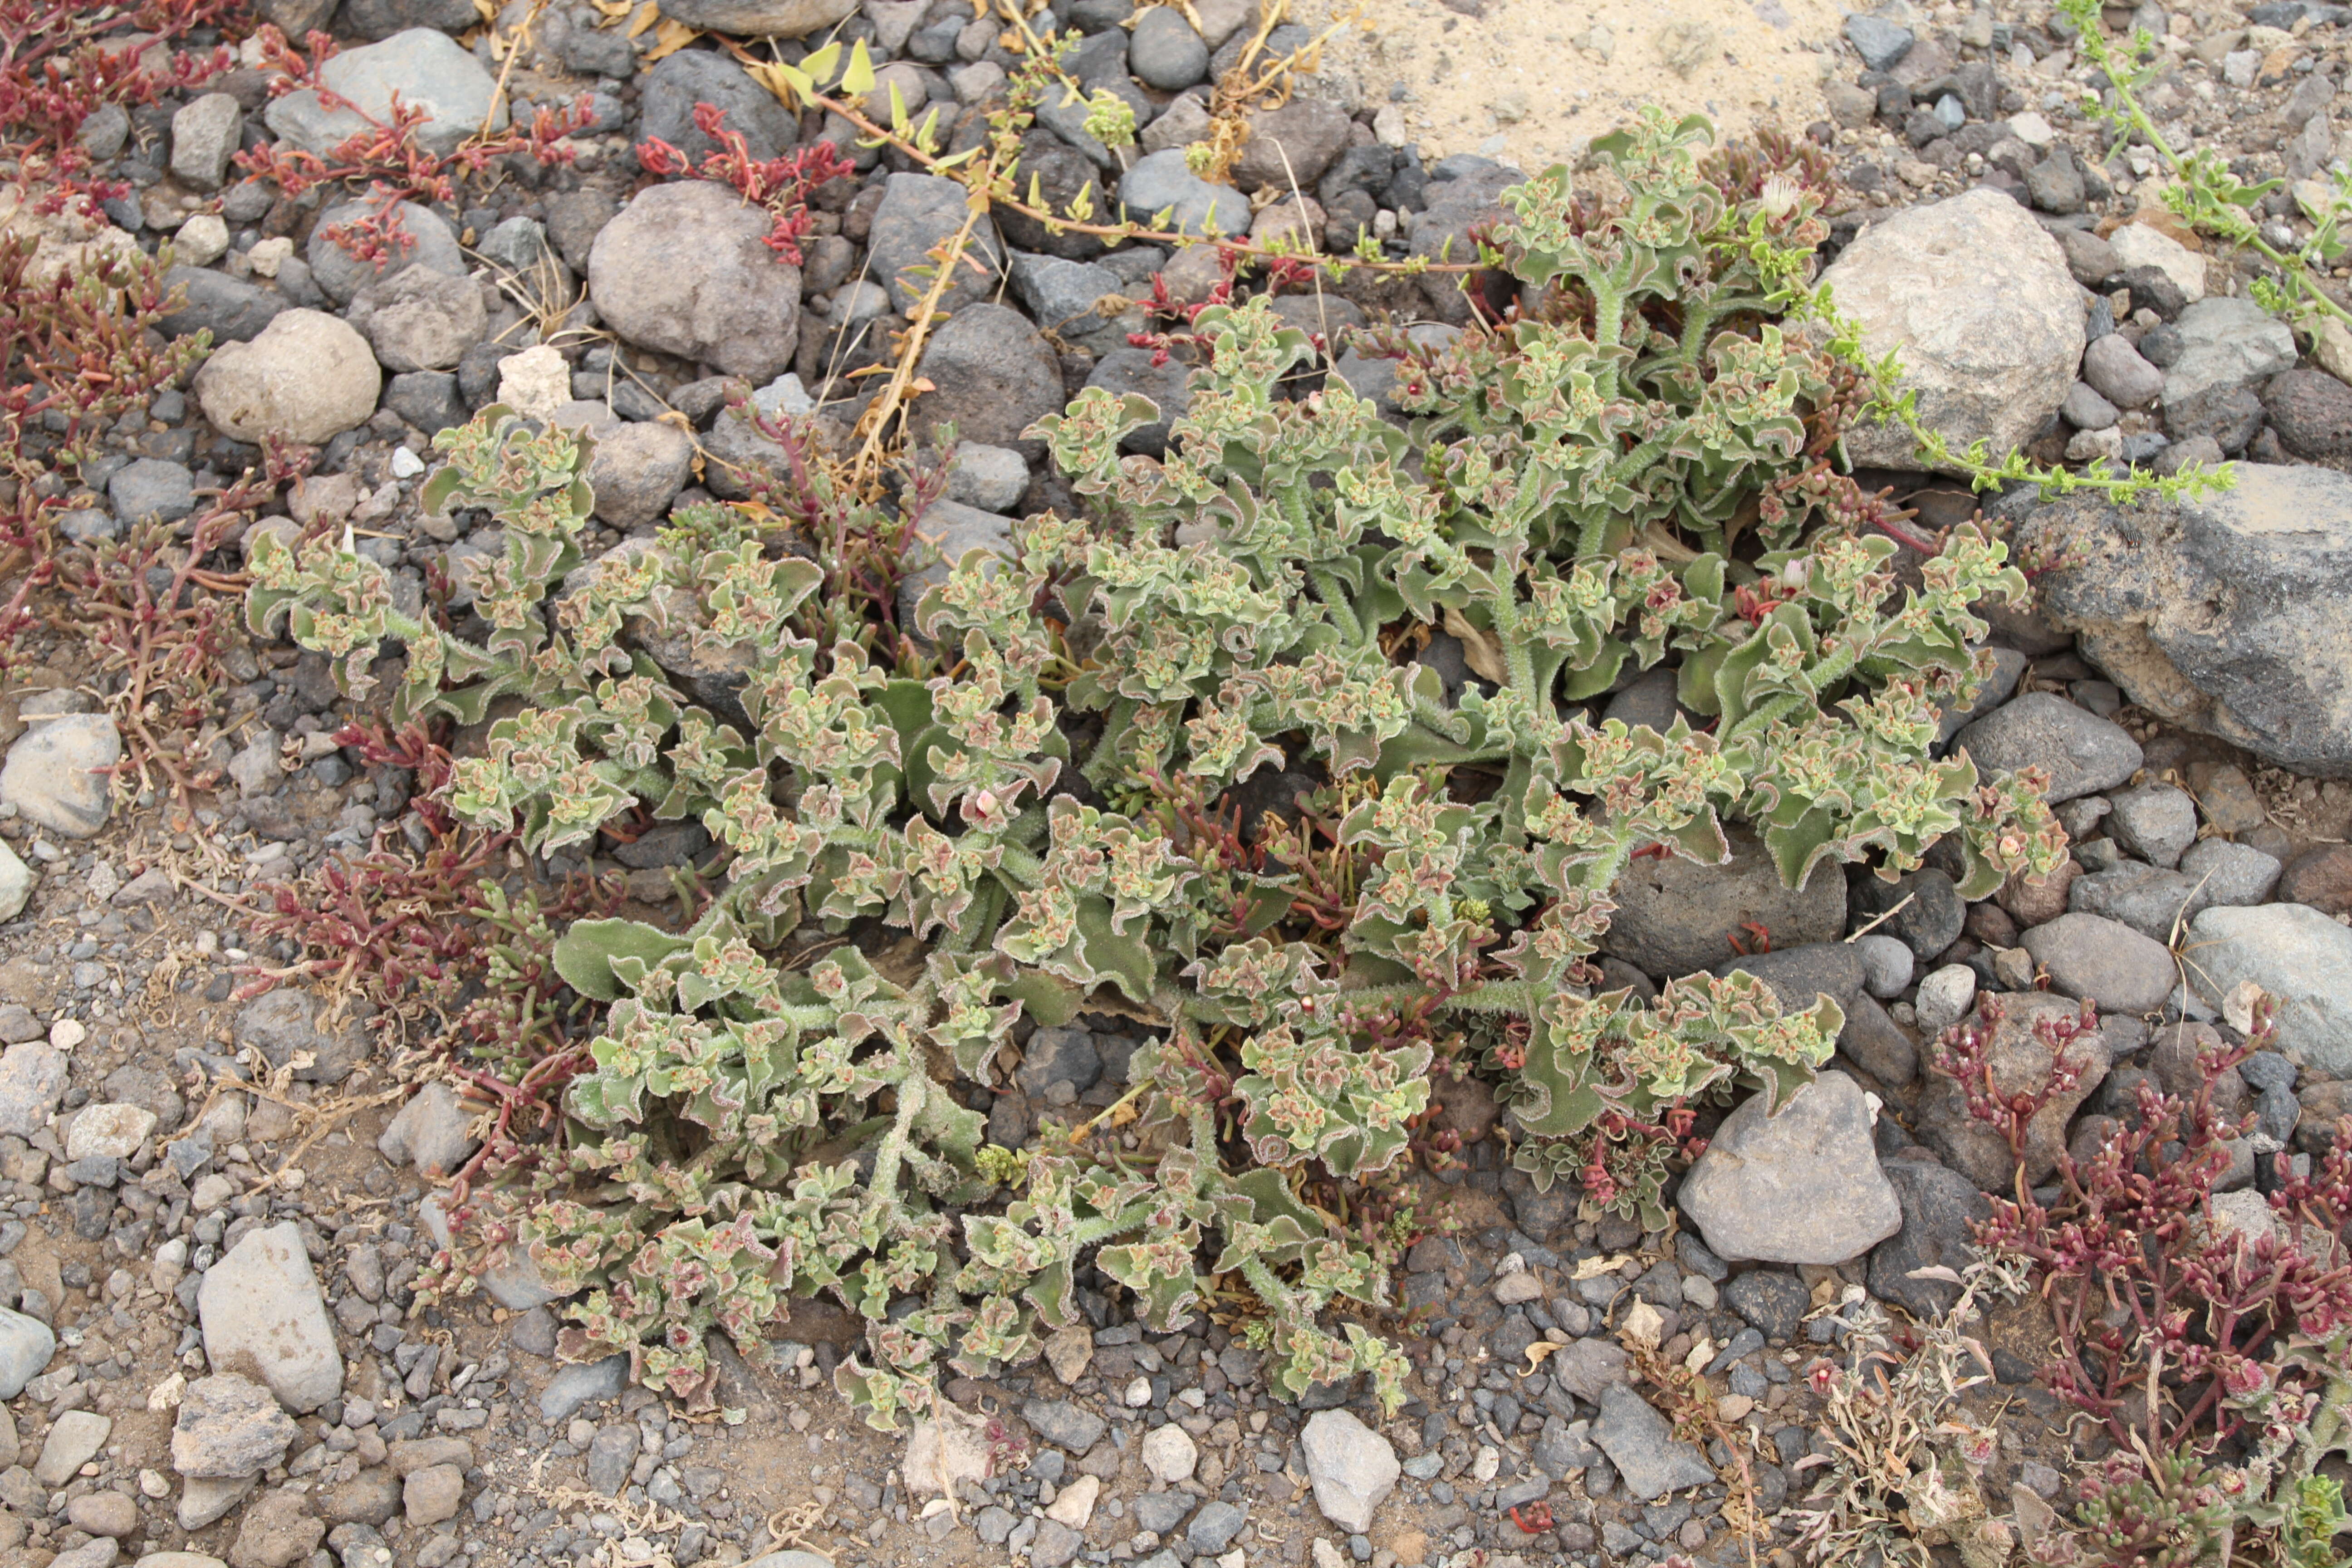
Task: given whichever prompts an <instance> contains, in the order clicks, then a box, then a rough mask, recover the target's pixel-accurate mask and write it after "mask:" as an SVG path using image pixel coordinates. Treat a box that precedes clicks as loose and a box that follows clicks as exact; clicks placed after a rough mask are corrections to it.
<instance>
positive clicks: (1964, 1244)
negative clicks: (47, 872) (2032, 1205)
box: [1869, 1160, 1992, 1320]
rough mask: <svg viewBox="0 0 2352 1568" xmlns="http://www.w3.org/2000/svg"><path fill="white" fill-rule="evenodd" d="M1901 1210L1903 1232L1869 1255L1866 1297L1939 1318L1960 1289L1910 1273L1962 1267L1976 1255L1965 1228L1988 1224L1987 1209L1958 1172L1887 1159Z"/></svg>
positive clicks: (1989, 1208) (1982, 1197) (1924, 1316)
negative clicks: (1927, 1269) (1923, 1269)
mask: <svg viewBox="0 0 2352 1568" xmlns="http://www.w3.org/2000/svg"><path fill="white" fill-rule="evenodd" d="M1883 1169H1884V1170H1885V1173H1886V1177H1887V1180H1888V1181H1889V1182H1891V1183H1893V1184H1894V1187H1895V1197H1896V1198H1897V1199H1899V1200H1900V1201H1901V1203H1902V1205H1903V1228H1902V1229H1900V1230H1898V1231H1896V1232H1895V1234H1894V1235H1893V1236H1891V1237H1888V1238H1887V1239H1886V1240H1885V1241H1883V1242H1881V1243H1879V1245H1878V1249H1877V1250H1876V1251H1874V1252H1873V1253H1872V1254H1871V1255H1870V1280H1869V1284H1870V1293H1871V1294H1872V1295H1874V1296H1875V1297H1877V1298H1878V1299H1879V1300H1882V1301H1892V1302H1894V1303H1895V1304H1896V1305H1897V1306H1899V1307H1901V1308H1902V1309H1903V1310H1905V1311H1906V1312H1909V1313H1910V1314H1911V1315H1912V1316H1913V1317H1915V1318H1918V1319H1922V1320H1926V1319H1932V1318H1938V1317H1941V1316H1942V1315H1943V1314H1944V1313H1946V1312H1948V1311H1950V1310H1951V1309H1952V1303H1953V1302H1955V1301H1957V1300H1959V1296H1960V1288H1959V1287H1958V1286H1957V1285H1952V1284H1948V1283H1947V1282H1946V1281H1944V1280H1941V1279H1912V1278H1911V1275H1912V1273H1913V1271H1914V1270H1916V1269H1921V1268H1948V1269H1951V1270H1952V1271H1953V1272H1954V1273H1958V1272H1959V1271H1960V1270H1961V1269H1962V1268H1966V1267H1967V1266H1968V1265H1969V1262H1970V1261H1972V1260H1973V1259H1974V1258H1975V1256H1976V1243H1975V1239H1974V1236H1973V1233H1972V1232H1971V1231H1970V1230H1969V1223H1970V1222H1971V1221H1975V1220H1983V1219H1989V1218H1990V1217H1991V1215H1992V1205H1991V1204H1990V1202H1989V1201H1987V1199H1986V1197H1985V1195H1984V1194H1982V1193H1980V1192H1979V1191H1978V1190H1977V1189H1976V1188H1975V1187H1974V1186H1972V1185H1970V1184H1969V1179H1968V1178H1967V1177H1966V1176H1963V1175H1961V1174H1960V1173H1958V1172H1957V1171H1948V1170H1946V1169H1945V1168H1944V1167H1943V1166H1941V1165H1934V1164H1929V1163H1927V1162H1926V1161H1924V1160H1889V1161H1888V1162H1887V1163H1886V1164H1885V1166H1884V1167H1883Z"/></svg>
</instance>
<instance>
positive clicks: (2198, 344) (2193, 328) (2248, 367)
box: [2164, 294, 2295, 409]
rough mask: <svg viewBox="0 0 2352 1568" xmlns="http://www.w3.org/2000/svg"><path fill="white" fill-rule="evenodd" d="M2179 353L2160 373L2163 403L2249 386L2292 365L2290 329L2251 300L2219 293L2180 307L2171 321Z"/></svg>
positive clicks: (2292, 347)
mask: <svg viewBox="0 0 2352 1568" xmlns="http://www.w3.org/2000/svg"><path fill="white" fill-rule="evenodd" d="M2173 328H2174V330H2175V331H2178V332H2179V334H2180V345H2181V346H2180V353H2179V357H2178V358H2176V359H2175V360H2174V361H2173V362H2172V363H2171V364H2169V365H2168V366H2167V367H2166V368H2165V372H2164V405H2165V407H2166V408H2168V409H2169V408H2170V407H2172V405H2175V404H2186V403H2189V402H2190V401H2192V400H2193V399H2195V398H2197V397H2199V396H2200V395H2203V394H2206V393H2210V392H2213V391H2217V390H2227V389H2228V388H2230V387H2233V386H2249V385H2252V384H2253V383H2255V382H2258V381H2264V380H2267V379H2269V378H2270V377H2271V376H2273V375H2276V374H2278V373H2279V372H2281V371H2283V370H2292V369H2293V368H2294V360H2295V353H2294V332H2292V331H2289V330H2288V328H2287V324H2286V323H2285V322H2284V321H2280V320H2279V319H2278V318H2277V317H2275V316H2273V315H2272V314H2271V313H2270V312H2269V311H2268V310H2263V308H2262V307H2261V306H2260V305H2257V304H2255V303H2254V302H2253V301H2252V300H2246V299H2241V298H2238V297H2235V296H2232V295H2226V294H2217V295H2215V296H2214V297H2213V298H2211V299H2210V300H2198V301H2197V303H2195V304H2193V305H2191V306H2189V308H2188V309H2187V310H2183V311H2181V312H2180V319H2179V321H2175V322H2174V323H2173Z"/></svg>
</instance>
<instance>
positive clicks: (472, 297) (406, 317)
mask: <svg viewBox="0 0 2352 1568" xmlns="http://www.w3.org/2000/svg"><path fill="white" fill-rule="evenodd" d="M343 319H344V320H345V321H349V322H351V324H352V326H354V327H357V328H358V329H359V330H360V331H361V332H362V334H364V335H365V336H366V338H367V341H368V346H369V347H370V348H371V349H373V350H374V351H375V357H376V363H379V364H381V365H383V367H384V368H385V369H386V370H392V371H412V370H447V369H448V368H449V367H450V366H452V365H454V364H456V363H457V362H458V360H460V359H461V358H463V357H464V356H465V353H466V351H467V349H469V348H472V347H473V346H474V345H475V344H476V343H478V342H481V339H482V333H483V331H484V330H485V329H486V328H487V327H488V324H489V312H488V311H487V310H484V309H483V307H482V290H481V288H480V286H479V285H478V284H477V283H476V282H475V281H474V280H473V279H470V278H452V277H450V276H449V275H448V274H447V273H445V272H436V271H435V270H434V269H433V268H429V267H409V268H402V269H401V270H400V271H398V272H395V273H394V274H393V275H392V276H391V277H389V278H386V279H383V280H382V281H380V282H375V283H371V284H369V285H368V286H367V287H366V288H364V289H361V290H360V291H359V292H358V293H357V294H355V295H353V296H352V304H351V309H350V310H346V311H344V312H343Z"/></svg>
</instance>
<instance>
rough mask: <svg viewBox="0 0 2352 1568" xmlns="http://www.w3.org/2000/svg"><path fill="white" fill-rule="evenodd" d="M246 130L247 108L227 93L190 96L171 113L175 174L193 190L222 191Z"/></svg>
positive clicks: (174, 176)
mask: <svg viewBox="0 0 2352 1568" xmlns="http://www.w3.org/2000/svg"><path fill="white" fill-rule="evenodd" d="M244 130H245V110H244V109H243V108H242V107H241V106H239V104H238V103H237V101H236V99H234V98H232V97H230V96H229V95H228V94H227V93H225V92H207V93H205V94H203V95H202V96H200V97H197V98H193V99H190V100H188V103H187V106H186V107H185V108H184V109H182V110H180V111H179V112H178V113H176V114H174V115H173V116H172V177H173V179H175V180H177V181H179V182H180V183H181V184H184V185H186V186H187V187H189V188H190V189H191V190H198V191H216V190H219V189H220V187H221V182H222V181H223V180H224V179H226V178H227V177H228V161H229V158H230V157H231V155H233V154H234V153H236V142H237V137H238V136H239V135H240V134H241V133H242V132H244Z"/></svg>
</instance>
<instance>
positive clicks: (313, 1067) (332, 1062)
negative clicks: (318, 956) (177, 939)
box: [236, 986, 368, 1083]
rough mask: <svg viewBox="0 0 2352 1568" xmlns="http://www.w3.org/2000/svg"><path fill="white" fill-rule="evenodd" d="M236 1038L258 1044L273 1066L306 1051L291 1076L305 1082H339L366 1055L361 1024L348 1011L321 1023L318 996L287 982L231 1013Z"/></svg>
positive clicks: (239, 1040)
mask: <svg viewBox="0 0 2352 1568" xmlns="http://www.w3.org/2000/svg"><path fill="white" fill-rule="evenodd" d="M236 1040H237V1044H239V1045H240V1046H251V1047H254V1048H255V1049H256V1050H258V1051H259V1052H260V1053H261V1055H262V1059H263V1060H265V1061H267V1062H268V1063H269V1065H270V1066H272V1067H278V1068H282V1067H286V1066H288V1065H289V1064H291V1063H292V1062H293V1061H294V1059H295V1058H296V1057H297V1056H298V1055H301V1056H307V1057H309V1058H310V1060H309V1061H308V1062H307V1063H305V1064H303V1065H301V1066H299V1067H296V1068H294V1076H295V1077H296V1078H298V1079H302V1080H303V1081H304V1082H306V1083H341V1082H342V1081H343V1079H347V1078H349V1077H350V1076H351V1075H352V1069H353V1068H356V1067H358V1066H359V1065H360V1063H362V1062H363V1061H365V1060H367V1057H368V1037H367V1031H366V1030H365V1029H364V1028H362V1026H360V1025H359V1024H358V1023H357V1022H356V1021H354V1020H352V1019H351V1018H349V1017H345V1018H343V1019H341V1021H340V1022H338V1023H336V1024H335V1025H334V1026H333V1027H332V1028H331V1029H326V1028H321V1027H320V1015H319V998H318V997H317V996H316V995H314V994H311V993H310V992H308V991H303V990H299V989H296V988H294V987H291V986H280V987H278V989H277V990H275V991H267V992H264V993H263V994H260V995H258V996H257V997H255V998H254V999H253V1000H252V1001H250V1002H247V1004H246V1005H244V1007H243V1008H241V1009H240V1010H239V1011H238V1013H237V1016H236Z"/></svg>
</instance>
